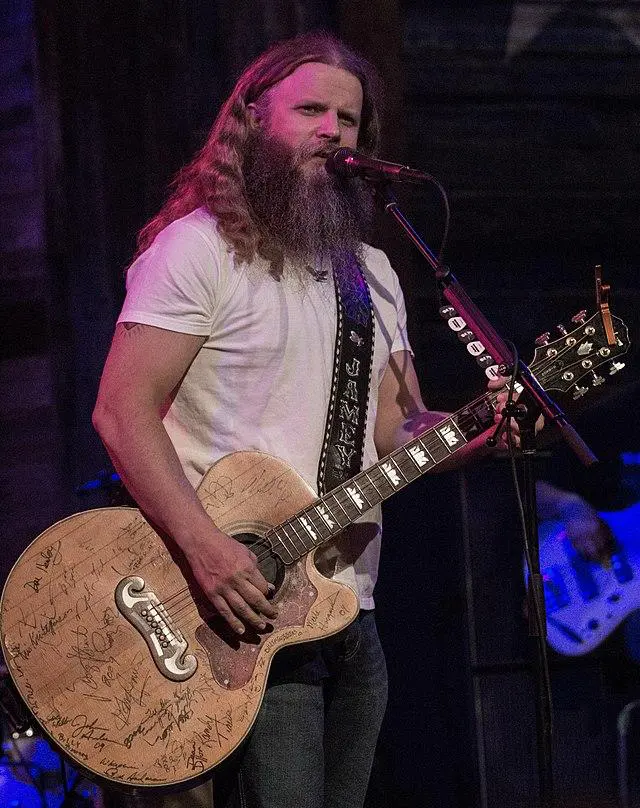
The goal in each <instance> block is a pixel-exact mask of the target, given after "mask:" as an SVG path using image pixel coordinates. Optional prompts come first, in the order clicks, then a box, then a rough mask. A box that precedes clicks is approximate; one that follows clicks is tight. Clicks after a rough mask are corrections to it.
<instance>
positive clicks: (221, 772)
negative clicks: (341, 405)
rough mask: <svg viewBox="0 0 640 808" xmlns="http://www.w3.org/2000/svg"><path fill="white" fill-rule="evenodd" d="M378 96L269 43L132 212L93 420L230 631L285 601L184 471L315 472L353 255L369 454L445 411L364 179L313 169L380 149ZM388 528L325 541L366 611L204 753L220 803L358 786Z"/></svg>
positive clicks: (302, 654) (374, 721)
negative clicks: (425, 367)
mask: <svg viewBox="0 0 640 808" xmlns="http://www.w3.org/2000/svg"><path fill="white" fill-rule="evenodd" d="M377 103H378V102H377V81H376V79H375V76H374V73H373V71H372V69H371V67H370V66H369V65H368V64H367V63H366V62H365V61H364V60H362V59H361V58H360V57H358V56H357V55H356V54H354V53H352V52H351V51H350V50H349V49H348V48H346V47H345V46H344V45H343V44H342V43H341V42H339V41H337V40H335V39H333V38H332V37H330V36H327V35H309V36H303V37H298V38H296V39H293V40H290V41H287V42H283V43H280V44H278V45H276V46H275V47H273V48H272V49H270V50H269V51H267V52H266V53H265V54H263V55H262V56H261V57H259V58H258V59H257V60H256V62H254V64H252V65H251V66H250V67H248V68H247V69H246V70H245V72H244V73H243V74H242V76H241V77H240V79H239V80H238V82H237V84H236V86H235V88H234V90H233V92H232V93H231V96H230V98H229V99H228V101H227V102H226V103H225V105H224V106H223V108H222V110H221V111H220V113H219V115H218V118H217V120H216V122H215V124H214V126H213V128H212V131H211V133H210V135H209V138H208V140H207V142H206V144H205V146H204V148H203V149H202V151H201V152H200V154H199V155H198V156H197V157H196V159H195V160H194V161H193V162H192V163H191V164H190V165H189V166H188V167H187V168H186V169H184V170H183V171H182V172H181V174H180V175H179V177H178V179H177V184H176V186H175V190H174V193H173V195H172V196H171V198H170V199H169V201H168V202H167V203H166V205H165V206H164V208H163V209H162V210H161V211H160V213H159V214H158V215H157V216H156V217H155V218H154V219H153V220H152V221H151V222H150V223H149V224H148V225H147V227H145V228H144V230H143V231H142V233H141V235H140V243H139V247H140V249H139V253H138V257H137V260H136V261H135V262H134V264H133V265H132V267H131V268H130V270H129V273H128V281H127V297H126V300H125V304H124V308H123V310H122V313H121V315H120V318H119V321H118V325H117V327H116V331H115V335H114V339H113V344H112V347H111V351H110V353H109V357H108V359H107V362H106V365H105V369H104V374H103V378H102V382H101V386H100V392H99V396H98V402H97V405H96V410H95V413H94V423H95V426H96V428H97V430H98V431H99V433H100V435H101V437H102V439H103V440H104V443H105V445H106V446H107V449H108V451H109V453H110V455H111V457H112V459H113V462H114V465H115V467H116V468H117V470H118V472H119V473H120V474H121V476H122V479H123V481H124V482H125V484H126V486H127V488H128V489H129V491H130V492H131V494H132V495H133V497H134V498H135V500H136V501H137V503H138V504H139V506H140V508H141V509H142V510H143V512H144V513H145V514H146V515H147V516H148V518H149V519H150V520H151V521H152V522H153V523H154V524H155V525H157V526H159V527H160V528H161V529H162V530H163V531H165V532H166V533H167V534H168V535H169V536H171V537H172V538H173V539H174V540H175V541H176V542H177V544H178V545H179V546H180V548H181V549H182V551H183V552H184V555H185V557H186V559H187V561H188V563H189V565H190V567H191V570H192V572H193V575H194V577H195V579H196V581H197V582H198V584H199V585H200V586H201V587H202V589H203V591H204V592H205V593H206V596H207V597H208V599H209V600H210V601H211V603H212V604H213V606H214V607H215V609H216V610H217V611H218V612H219V614H220V615H221V616H222V617H223V618H224V619H225V620H226V621H227V623H228V625H229V627H230V628H231V629H232V630H233V631H235V632H237V633H238V634H242V633H243V632H244V631H245V630H246V628H249V627H251V628H252V630H257V631H261V630H264V628H265V625H266V624H267V622H268V621H269V620H273V619H275V617H276V615H277V610H276V608H274V605H273V603H272V602H271V600H270V594H271V589H272V587H270V585H269V584H268V582H267V580H266V579H265V577H263V575H262V574H261V572H260V570H259V568H258V564H257V560H256V556H255V555H254V554H253V553H252V552H251V551H250V550H249V549H247V547H246V546H244V545H242V544H240V543H239V542H237V541H236V540H234V539H232V538H230V537H229V536H227V535H225V534H224V533H223V532H221V531H220V530H219V529H218V528H217V527H216V525H215V524H213V522H212V520H211V519H210V518H209V516H208V515H207V513H206V512H205V510H204V509H203V507H202V505H201V504H200V501H199V500H198V498H197V496H196V494H195V491H194V487H195V486H197V485H198V483H199V481H200V479H201V478H202V476H203V475H204V474H205V472H206V471H207V469H208V468H209V467H210V466H211V465H212V464H213V463H214V462H215V461H216V460H218V459H219V458H220V457H222V456H224V455H226V454H228V453H230V452H233V451H236V450H241V449H254V450H260V451H264V452H268V453H270V454H273V455H276V456H278V457H280V458H282V459H283V460H285V461H287V462H288V463H289V464H290V465H291V466H293V467H294V468H295V469H296V471H297V472H298V473H299V474H300V475H301V476H302V477H303V478H304V479H305V480H306V481H307V482H308V483H309V485H311V486H312V487H314V488H315V487H316V486H317V479H318V465H319V461H320V458H321V455H322V449H323V440H324V425H325V422H326V421H327V409H328V404H329V400H330V394H331V386H332V373H333V368H332V366H333V354H334V342H335V339H336V311H337V308H336V307H337V303H336V294H335V292H334V284H333V279H332V276H333V275H334V274H335V275H340V273H343V272H346V271H347V269H346V267H348V266H352V265H353V264H352V261H351V260H350V258H351V257H353V258H355V260H356V262H357V264H358V265H359V266H360V267H361V269H362V272H363V275H364V277H365V278H366V281H367V282H368V286H369V292H370V295H371V301H372V306H373V312H374V315H375V317H374V320H375V338H374V348H373V360H372V370H371V378H370V392H369V403H368V410H367V418H366V430H365V434H364V449H363V466H364V467H365V468H366V467H367V466H370V465H371V464H372V463H374V462H375V461H376V459H377V458H378V457H379V456H383V455H385V454H387V453H389V452H390V451H391V450H393V449H394V448H396V447H397V446H399V445H401V444H403V443H406V442H407V441H408V440H409V439H410V438H411V436H412V435H413V434H414V433H416V434H417V433H418V432H420V431H423V430H424V429H425V428H427V427H428V426H429V425H431V424H435V423H436V422H437V421H438V420H440V419H441V418H442V415H441V414H438V413H434V412H429V411H428V410H427V409H426V407H425V406H424V404H423V403H422V399H421V396H420V391H419V386H418V381H417V378H416V373H415V370H414V366H413V361H412V355H411V349H410V347H409V343H408V340H407V335H406V314H405V309H404V302H403V298H402V293H401V290H400V288H399V284H398V280H397V277H396V275H395V273H394V272H393V271H392V269H391V267H390V266H389V263H388V261H387V259H386V257H385V256H384V255H383V254H382V253H381V252H380V251H378V250H374V249H373V248H371V247H368V246H366V245H365V244H364V243H363V239H364V235H365V233H366V229H367V225H368V224H369V220H370V213H371V195H370V193H369V189H368V188H367V187H366V186H364V185H363V184H362V183H360V182H359V181H351V180H344V179H340V178H336V177H333V176H330V175H329V174H328V173H327V171H326V170H325V164H326V160H327V157H328V156H329V155H330V154H332V153H333V152H334V151H335V150H336V149H338V148H341V147H349V148H353V149H356V148H357V149H359V150H361V151H363V152H365V153H367V154H375V152H376V149H377V147H378V142H379V120H378V107H377ZM482 443H483V441H482V440H476V441H475V442H473V443H470V444H469V445H468V446H467V447H465V449H462V450H461V451H460V452H459V453H457V456H459V457H460V458H461V459H462V458H464V456H468V455H469V454H470V453H472V452H473V451H475V450H476V449H478V448H479V447H480V446H481V444H482ZM379 544H380V513H379V509H374V510H373V511H372V512H370V513H369V514H367V515H366V516H365V517H364V520H363V521H361V522H360V523H359V524H358V525H355V526H354V529H353V530H351V531H350V532H349V534H348V535H347V536H346V537H345V539H344V540H342V541H341V542H339V543H338V544H337V545H336V547H334V548H333V552H332V553H330V554H327V557H326V558H325V559H324V561H325V563H326V566H327V569H328V570H329V572H330V574H333V575H335V576H336V577H337V578H338V579H339V580H341V581H343V582H346V583H349V584H350V585H351V586H352V587H353V588H354V589H355V590H356V592H357V593H358V596H359V599H360V606H361V612H360V616H359V618H358V619H357V620H356V621H355V622H354V623H353V624H352V625H351V626H350V627H349V628H348V629H347V630H346V631H345V632H344V633H343V634H342V635H341V636H340V637H339V638H338V639H337V640H334V641H331V640H327V641H321V642H318V643H311V644H307V645H303V646H299V647H293V648H288V649H284V650H283V651H282V652H280V653H279V654H278V655H277V656H276V658H275V661H274V665H273V668H272V671H271V675H270V680H269V686H268V689H267V692H266V695H265V699H264V702H263V705H262V707H261V709H260V712H259V714H258V718H257V720H256V723H255V725H254V727H253V730H252V732H251V733H250V736H249V738H248V740H247V741H246V743H245V744H244V745H243V747H242V748H241V749H240V750H239V751H238V752H237V753H235V754H234V755H232V758H231V760H230V763H229V765H226V764H223V765H222V766H220V767H218V768H216V769H215V772H214V787H215V789H216V796H215V805H216V808H224V806H227V805H236V804H238V805H243V806H244V805H247V806H252V808H254V807H257V806H265V808H266V807H267V806H268V808H276V807H278V808H293V806H296V808H306V807H307V806H308V808H321V806H332V807H336V808H337V806H343V807H344V808H356V806H361V805H362V804H363V801H364V798H365V793H366V788H367V782H368V778H369V773H370V770H371V765H372V760H373V752H374V748H375V743H376V738H377V735H378V730H379V727H380V723H381V721H382V716H383V713H384V709H385V703H386V688H387V681H386V670H385V665H384V657H383V655H382V651H381V648H380V644H379V640H378V637H377V633H376V630H375V623H374V620H373V611H372V610H373V605H374V604H373V587H374V584H375V579H376V574H377V564H378V556H379ZM184 799H185V802H184V803H181V804H185V805H188V804H196V803H195V802H194V800H195V799H196V797H195V796H194V795H193V794H192V795H191V796H190V797H186V796H185V798H184ZM189 800H191V801H189ZM234 800H235V802H234ZM154 802H157V800H154Z"/></svg>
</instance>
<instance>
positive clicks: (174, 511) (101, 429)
mask: <svg viewBox="0 0 640 808" xmlns="http://www.w3.org/2000/svg"><path fill="white" fill-rule="evenodd" d="M94 425H95V427H96V429H97V431H98V433H99V434H100V437H101V438H102V440H103V442H104V444H105V446H106V448H107V451H108V452H109V455H110V457H111V459H112V461H113V464H114V466H115V468H116V470H117V472H118V474H119V475H120V476H121V478H122V480H123V482H124V484H125V485H126V487H127V489H128V490H129V492H130V493H131V495H132V496H133V497H134V499H135V500H136V502H137V503H138V505H139V507H140V508H141V509H142V510H143V511H144V513H145V514H146V515H147V516H148V518H149V519H150V520H151V521H152V522H154V524H156V525H157V526H158V527H160V528H161V529H162V530H164V531H166V533H167V534H168V535H170V536H171V537H172V538H173V539H174V540H175V541H176V542H177V543H178V544H179V545H180V546H181V547H182V548H183V549H184V550H185V551H188V550H189V549H190V544H191V543H192V542H193V541H194V540H195V537H197V536H201V535H203V533H209V534H210V533H211V531H212V530H215V529H216V528H215V526H214V525H213V523H212V521H211V520H210V519H209V517H208V516H207V514H206V512H205V510H204V508H203V507H202V505H201V504H200V501H199V500H198V497H197V495H196V493H195V491H194V489H193V486H192V485H191V484H190V483H189V481H188V480H187V478H186V476H185V474H184V472H183V470H182V466H181V465H180V461H179V459H178V456H177V454H176V451H175V449H174V447H173V445H172V443H171V441H170V440H169V436H168V435H167V432H166V430H165V428H164V426H163V424H162V421H161V419H160V416H159V415H158V414H157V413H155V412H154V411H153V410H152V409H151V408H144V407H140V406H135V405H130V406H127V407H119V408H118V409H117V410H114V409H112V408H111V407H108V406H106V407H105V406H103V407H101V408H96V412H95V413H94Z"/></svg>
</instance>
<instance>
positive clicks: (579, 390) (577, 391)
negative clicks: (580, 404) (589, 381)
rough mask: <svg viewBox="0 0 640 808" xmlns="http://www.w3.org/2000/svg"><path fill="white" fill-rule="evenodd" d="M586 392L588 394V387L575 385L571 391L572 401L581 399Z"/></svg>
mask: <svg viewBox="0 0 640 808" xmlns="http://www.w3.org/2000/svg"><path fill="white" fill-rule="evenodd" d="M588 392H589V388H588V387H581V386H580V385H579V384H577V385H576V386H575V389H574V391H573V400H574V401H577V400H578V399H579V398H582V396H584V395H585V394H586V393H588Z"/></svg>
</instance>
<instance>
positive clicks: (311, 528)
mask: <svg viewBox="0 0 640 808" xmlns="http://www.w3.org/2000/svg"><path fill="white" fill-rule="evenodd" d="M298 521H299V522H300V524H301V525H302V527H303V528H304V529H305V530H306V531H307V535H308V536H309V538H310V539H311V546H312V547H315V546H316V545H317V544H320V542H321V540H322V538H323V537H322V536H321V535H318V530H317V529H316V525H315V524H314V523H313V520H312V518H311V515H310V513H309V512H308V511H305V512H304V513H303V514H301V515H300V516H299V517H298ZM307 549H311V548H307Z"/></svg>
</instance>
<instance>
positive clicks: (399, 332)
mask: <svg viewBox="0 0 640 808" xmlns="http://www.w3.org/2000/svg"><path fill="white" fill-rule="evenodd" d="M365 262H366V267H365V275H366V278H367V281H368V283H369V288H370V292H371V297H372V301H373V307H374V313H375V321H376V329H375V346H374V362H373V373H372V379H371V391H370V396H369V410H368V418H367V428H366V434H365V449H364V468H367V467H369V466H371V465H372V464H374V463H375V462H376V460H377V459H378V457H377V454H376V449H375V446H374V441H373V431H374V424H375V418H376V410H377V400H378V386H379V383H380V380H381V379H382V375H383V373H384V371H385V368H386V366H387V362H388V359H389V355H390V353H392V352H395V351H403V350H411V349H410V347H409V343H408V340H407V335H406V312H405V307H404V300H403V296H402V292H401V290H400V285H399V282H398V278H397V276H396V274H395V272H394V271H393V269H392V268H391V266H390V264H389V261H388V260H387V258H386V256H385V255H384V253H382V252H381V251H380V250H376V249H374V248H372V247H368V246H367V247H366V248H365ZM335 318H336V301H335V291H334V286H333V280H332V279H331V278H330V277H329V278H328V279H326V280H324V281H315V280H306V279H305V280H304V281H302V280H300V279H299V278H297V277H296V276H295V275H287V274H286V272H285V274H284V275H283V277H282V278H281V279H280V280H276V279H274V278H273V277H272V275H270V274H269V272H268V270H267V265H266V263H265V262H264V261H262V260H261V259H257V260H256V261H254V262H253V263H252V264H251V265H247V264H246V263H241V262H236V261H235V258H234V253H233V251H232V250H231V249H230V248H229V247H228V245H227V243H226V242H225V241H224V240H223V239H222V237H221V236H220V235H219V233H218V231H217V227H216V223H215V220H214V219H213V218H212V217H211V216H210V214H209V213H208V212H207V211H206V210H204V209H199V210H196V211H194V212H193V213H190V214H189V215H187V216H185V217H183V218H182V219H179V220H177V221H175V222H173V223H172V224H170V225H169V226H168V227H166V228H165V229H164V230H163V231H162V232H161V233H160V234H159V235H158V236H157V237H156V239H155V241H154V242H153V244H152V245H151V247H150V248H149V249H148V250H146V252H144V253H143V254H142V255H141V256H140V257H139V258H138V259H137V261H136V262H135V263H134V264H133V265H132V266H131V268H130V269H129V272H128V275H127V296H126V299H125V302H124V306H123V308H122V312H121V314H120V317H119V320H118V321H119V322H135V323H144V324H146V325H152V326H157V327H159V328H164V329H167V330H169V331H177V332H180V333H184V334H195V335H199V336H203V337H206V341H205V343H204V345H203V346H202V348H201V350H200V351H199V352H198V354H197V355H196V357H195V359H194V360H193V362H192V364H191V366H190V367H189V370H188V371H187V373H186V375H185V377H184V379H183V380H182V382H181V384H180V387H179V389H178V390H177V392H176V394H175V398H174V399H173V402H172V403H171V405H170V407H169V409H168V411H167V413H166V415H165V417H164V426H165V428H166V430H167V432H168V434H169V436H170V438H171V440H172V442H173V444H174V446H175V448H176V451H177V453H178V456H179V458H180V461H181V463H182V466H183V468H184V471H185V474H186V476H187V477H188V479H189V481H190V482H191V483H192V484H193V486H194V487H197V485H198V483H199V482H200V480H201V479H202V477H203V476H204V474H205V473H206V471H207V470H208V469H209V467H210V466H211V465H212V464H213V463H214V462H215V461H216V460H218V459H220V458H221V457H223V456H224V455H226V454H229V453H230V452H234V451H238V450H242V449H245V450H257V451H262V452H267V453H269V454H272V455H275V456H277V457H280V458H281V459H282V460H285V461H286V462H287V463H289V464H290V465H291V466H293V468H294V469H296V471H297V472H298V474H300V476H301V477H303V478H304V480H306V482H307V483H308V484H309V485H310V486H311V487H312V488H313V489H314V490H317V475H318V462H319V458H320V453H321V449H322V441H323V438H324V429H325V422H326V416H327V408H328V403H329V394H330V388H331V379H332V374H333V354H334V344H335V329H336V319H335ZM380 516H381V515H380V508H379V506H378V507H376V508H373V509H372V510H371V511H370V512H369V513H368V514H366V515H365V516H364V517H362V521H363V522H365V523H367V525H366V530H363V531H361V534H362V535H363V536H366V538H365V539H364V540H363V539H361V540H360V544H357V542H358V540H357V539H356V538H355V537H354V542H356V547H357V549H356V554H357V558H355V560H354V559H349V560H348V561H346V560H345V561H344V563H338V566H337V569H336V571H335V574H334V577H335V578H337V579H338V580H341V581H343V582H344V583H348V584H350V585H351V586H352V587H354V588H355V589H356V591H357V592H358V594H359V597H360V604H361V606H362V608H365V609H370V608H373V588H374V585H375V581H376V577H377V569H378V560H379V555H380ZM350 541H351V539H350ZM352 549H353V548H352ZM349 555H353V553H349ZM351 561H353V563H351Z"/></svg>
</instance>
